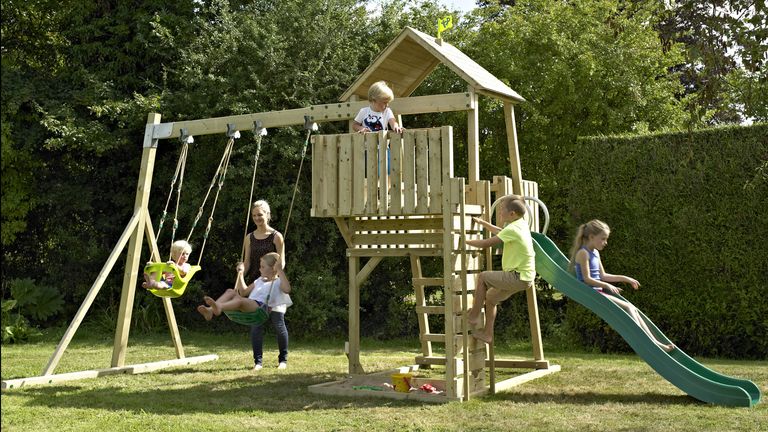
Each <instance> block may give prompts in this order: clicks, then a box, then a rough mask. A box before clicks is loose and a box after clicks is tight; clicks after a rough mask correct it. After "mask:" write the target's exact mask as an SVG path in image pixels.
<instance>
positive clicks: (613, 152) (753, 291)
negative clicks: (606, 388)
mask: <svg viewBox="0 0 768 432" xmlns="http://www.w3.org/2000/svg"><path fill="white" fill-rule="evenodd" d="M767 137H768V124H758V125H754V126H750V127H727V128H717V129H708V130H702V131H698V132H694V133H690V134H689V133H674V134H656V135H643V136H634V137H596V138H583V139H580V140H579V147H580V149H581V150H580V151H579V152H578V153H577V154H576V155H575V157H574V159H573V161H572V166H571V167H570V168H571V172H572V176H571V178H570V187H569V190H570V194H569V196H568V205H569V209H570V217H571V221H572V223H573V225H572V227H571V232H572V233H573V232H575V227H576V225H577V224H579V223H583V222H585V221H587V220H590V219H593V218H598V219H601V220H603V221H605V222H606V223H607V224H608V225H609V226H611V228H612V234H611V239H610V244H609V246H608V248H607V249H606V250H605V252H604V256H603V264H604V265H605V268H606V269H607V271H608V272H613V273H620V274H627V275H631V276H634V277H636V278H637V279H638V280H639V281H640V282H641V284H642V285H643V288H642V289H641V290H640V291H637V292H631V293H627V297H628V299H629V300H630V301H632V302H633V303H634V304H636V305H637V306H638V307H639V308H640V309H642V310H643V311H644V312H645V313H646V314H647V315H648V316H649V317H650V318H651V319H652V320H654V322H655V323H656V324H657V325H658V326H659V328H660V329H661V330H662V331H664V332H665V334H667V336H669V337H670V339H672V340H673V341H674V342H675V343H676V344H678V345H680V346H681V347H682V348H683V349H685V350H686V351H688V352H689V353H692V354H698V355H708V356H725V357H739V358H765V357H766V356H768V339H766V338H765V334H766V332H768V305H767V304H766V302H764V301H762V300H763V296H764V294H765V289H766V287H767V286H768V277H767V276H766V271H765V263H766V261H765V260H766V258H765V257H766V255H768V245H767V244H766V241H765V239H766V238H768V205H766V203H767V202H768V181H766V177H765V176H764V175H762V174H761V173H762V171H761V170H763V169H764V166H765V164H766V161H768V138H767ZM577 167H578V169H575V168H577ZM567 246H569V245H567ZM567 246H566V249H567ZM567 319H568V323H569V325H570V326H572V327H573V328H574V329H575V330H576V331H577V333H578V334H579V335H580V336H581V339H582V342H583V343H584V344H585V345H587V346H598V347H600V348H601V349H604V350H615V349H616V350H618V349H627V347H628V346H627V345H626V344H625V343H623V342H622V341H621V339H620V337H619V336H618V334H616V333H615V332H613V331H612V330H611V331H608V330H607V329H606V328H605V324H604V323H602V322H601V321H600V320H599V319H597V318H596V317H595V316H594V315H593V314H592V313H591V312H589V311H587V310H586V309H584V308H582V307H580V306H577V305H574V304H573V303H572V302H571V303H569V306H568V310H567Z"/></svg>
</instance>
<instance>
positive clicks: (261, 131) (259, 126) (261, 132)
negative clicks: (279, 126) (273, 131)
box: [253, 120, 267, 137]
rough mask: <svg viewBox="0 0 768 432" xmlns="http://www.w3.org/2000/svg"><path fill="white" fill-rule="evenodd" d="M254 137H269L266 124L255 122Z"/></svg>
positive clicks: (259, 121)
mask: <svg viewBox="0 0 768 432" xmlns="http://www.w3.org/2000/svg"><path fill="white" fill-rule="evenodd" d="M253 136H255V137H257V136H267V129H266V128H265V127H264V123H263V122H262V121H261V120H256V121H255V122H253Z"/></svg>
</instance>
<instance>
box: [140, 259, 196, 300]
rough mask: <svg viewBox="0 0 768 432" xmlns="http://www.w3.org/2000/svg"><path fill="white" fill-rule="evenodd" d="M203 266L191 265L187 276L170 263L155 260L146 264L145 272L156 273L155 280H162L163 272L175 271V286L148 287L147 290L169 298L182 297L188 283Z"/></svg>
mask: <svg viewBox="0 0 768 432" xmlns="http://www.w3.org/2000/svg"><path fill="white" fill-rule="evenodd" d="M201 268H202V267H200V266H199V265H193V266H191V267H190V269H189V271H188V272H187V274H186V276H181V274H180V273H179V268H178V267H176V266H174V265H170V264H168V263H164V262H153V263H149V264H147V265H146V266H144V273H146V274H152V273H153V272H154V273H155V280H156V281H158V282H159V281H160V280H162V278H163V273H173V274H174V276H175V277H174V278H173V286H171V287H170V288H168V289H157V288H148V289H147V291H149V292H151V293H152V294H154V295H156V296H158V297H168V298H176V297H180V296H181V295H182V294H184V290H186V289H187V284H188V283H189V281H190V280H191V279H192V276H194V275H195V273H197V272H198V271H200V269H201Z"/></svg>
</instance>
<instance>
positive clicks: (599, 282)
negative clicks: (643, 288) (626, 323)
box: [571, 219, 675, 352]
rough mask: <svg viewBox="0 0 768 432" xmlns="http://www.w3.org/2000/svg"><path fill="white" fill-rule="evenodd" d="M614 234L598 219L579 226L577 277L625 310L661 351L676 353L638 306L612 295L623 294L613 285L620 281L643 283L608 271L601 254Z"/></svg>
mask: <svg viewBox="0 0 768 432" xmlns="http://www.w3.org/2000/svg"><path fill="white" fill-rule="evenodd" d="M610 234H611V230H610V228H608V225H607V224H605V222H602V221H599V220H597V219H593V220H591V221H589V222H587V223H585V224H582V225H581V226H579V230H578V232H577V234H576V238H575V239H574V241H573V247H572V248H571V266H572V267H573V270H574V272H575V273H576V278H577V279H578V280H580V281H582V282H584V283H585V284H587V285H589V286H591V287H592V288H594V289H595V290H596V291H598V292H600V293H601V294H604V295H605V296H606V297H607V298H608V299H609V300H610V301H611V302H613V303H614V304H615V305H617V306H619V307H620V308H622V309H624V310H625V311H626V312H627V313H628V314H629V316H630V317H632V320H634V321H635V322H636V323H637V325H638V326H640V328H641V329H642V330H643V331H644V332H645V334H646V335H648V337H649V338H651V340H652V341H653V342H654V343H655V344H656V345H657V346H658V347H659V348H661V349H662V350H664V351H665V352H670V351H672V350H674V349H675V345H673V344H665V343H663V342H661V341H659V340H658V339H656V337H655V336H654V335H653V332H651V329H650V328H648V326H647V325H646V323H645V321H644V320H643V318H642V317H641V316H640V312H639V311H638V309H637V307H636V306H635V305H633V304H632V303H630V302H628V301H626V300H623V299H620V298H618V297H615V296H612V295H610V294H608V293H612V294H620V293H621V291H622V290H621V288H618V287H616V286H614V285H612V283H617V282H622V283H627V284H629V285H631V286H632V288H634V289H639V288H640V282H638V281H637V280H636V279H633V278H631V277H629V276H624V275H614V274H609V273H606V272H605V269H604V268H603V263H602V261H601V260H600V251H601V250H603V248H605V246H606V245H607V244H608V236H609V235H610Z"/></svg>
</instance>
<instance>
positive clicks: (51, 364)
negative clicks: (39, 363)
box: [43, 214, 140, 375]
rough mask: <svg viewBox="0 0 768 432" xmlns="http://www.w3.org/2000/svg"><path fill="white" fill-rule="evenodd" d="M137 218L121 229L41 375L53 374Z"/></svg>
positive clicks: (132, 229) (134, 216)
mask: <svg viewBox="0 0 768 432" xmlns="http://www.w3.org/2000/svg"><path fill="white" fill-rule="evenodd" d="M139 219H140V217H139V214H134V215H133V217H132V218H131V220H130V221H128V225H126V226H125V230H123V234H122V235H121V236H120V240H118V241H117V245H115V248H114V249H112V253H111V254H110V255H109V258H107V262H106V263H104V266H103V267H102V268H101V271H100V272H99V275H98V276H97V277H96V280H95V281H94V282H93V285H92V286H91V289H90V290H88V294H86V296H85V299H84V300H83V303H82V304H81V305H80V308H79V309H78V310H77V313H76V314H75V317H74V318H73V319H72V322H71V323H70V324H69V327H67V331H66V332H64V336H62V338H61V341H59V345H58V346H57V347H56V350H54V352H53V355H52V356H51V358H50V360H48V364H47V365H46V366H45V368H44V369H43V375H51V374H53V371H54V370H55V369H56V366H58V364H59V361H60V360H61V356H62V355H63V354H64V351H66V349H67V346H69V343H70V342H71V341H72V337H74V335H75V333H76V332H77V329H78V327H80V324H81V323H82V322H83V318H85V314H86V313H88V309H90V307H91V304H93V300H94V299H95V298H96V295H97V294H98V293H99V291H100V290H101V287H102V285H104V281H106V280H107V276H109V273H110V272H111V271H112V267H114V266H115V262H117V258H118V257H119V256H120V253H121V252H122V251H123V249H125V245H126V244H127V243H128V239H129V238H130V237H131V234H133V233H134V232H135V231H136V229H137V227H138V225H139Z"/></svg>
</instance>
